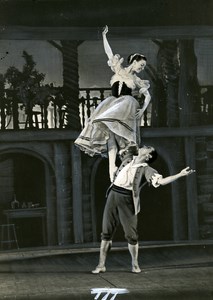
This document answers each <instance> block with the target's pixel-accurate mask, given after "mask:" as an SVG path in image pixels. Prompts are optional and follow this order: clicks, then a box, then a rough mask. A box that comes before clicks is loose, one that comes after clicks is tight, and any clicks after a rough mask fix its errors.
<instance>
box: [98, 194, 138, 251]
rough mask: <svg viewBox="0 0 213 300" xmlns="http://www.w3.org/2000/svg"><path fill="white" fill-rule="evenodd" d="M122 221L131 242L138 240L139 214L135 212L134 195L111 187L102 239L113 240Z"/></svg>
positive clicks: (134, 242) (126, 235) (105, 209)
mask: <svg viewBox="0 0 213 300" xmlns="http://www.w3.org/2000/svg"><path fill="white" fill-rule="evenodd" d="M120 223H121V225H122V227H123V230H124V233H125V238H126V239H127V241H128V243H129V244H132V245H135V244H137V242H138V233H137V215H135V214H134V204H133V199H132V195H131V194H130V191H129V193H128V192H127V193H126V194H125V193H120V192H117V191H116V190H113V189H111V190H110V192H109V195H108V198H107V202H106V205H105V208H104V215H103V224H102V239H103V240H107V241H109V240H111V239H112V238H113V235H114V233H115V231H116V228H117V226H118V225H119V224H120Z"/></svg>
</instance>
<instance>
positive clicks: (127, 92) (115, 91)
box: [112, 81, 132, 97]
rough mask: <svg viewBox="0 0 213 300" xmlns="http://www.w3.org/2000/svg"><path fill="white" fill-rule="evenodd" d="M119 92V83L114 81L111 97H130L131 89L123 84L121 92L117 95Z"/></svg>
mask: <svg viewBox="0 0 213 300" xmlns="http://www.w3.org/2000/svg"><path fill="white" fill-rule="evenodd" d="M118 91H119V81H116V82H115V83H113V85H112V96H114V97H120V96H122V95H132V89H130V88H128V86H127V85H126V83H125V82H123V84H122V88H121V92H120V94H118Z"/></svg>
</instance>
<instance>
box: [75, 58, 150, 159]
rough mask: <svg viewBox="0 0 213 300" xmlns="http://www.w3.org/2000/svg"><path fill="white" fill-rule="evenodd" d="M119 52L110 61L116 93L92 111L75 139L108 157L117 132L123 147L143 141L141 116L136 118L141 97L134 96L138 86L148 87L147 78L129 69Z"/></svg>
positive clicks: (91, 152)
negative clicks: (112, 136)
mask: <svg viewBox="0 0 213 300" xmlns="http://www.w3.org/2000/svg"><path fill="white" fill-rule="evenodd" d="M122 62H123V59H122V58H120V56H119V55H118V54H116V55H114V56H113V57H112V59H110V60H109V61H108V65H109V66H110V67H111V69H112V71H113V72H114V73H115V74H114V75H113V76H112V78H111V81H110V83H111V88H112V96H109V97H107V98H106V99H105V100H103V101H102V102H101V103H100V104H99V105H98V106H97V108H96V109H95V111H94V112H93V113H92V115H91V117H90V118H89V120H88V123H87V124H86V126H85V127H84V129H83V130H82V132H81V133H80V135H79V136H78V138H77V139H76V140H75V142H74V143H75V145H76V146H77V147H79V148H80V149H81V150H82V151H84V152H85V153H87V154H88V155H90V156H94V155H96V154H97V155H102V156H106V157H107V153H108V149H107V142H108V139H109V138H110V135H111V134H114V136H115V140H116V143H117V146H118V149H119V151H122V150H125V149H127V148H128V147H129V146H130V145H131V146H133V145H136V146H138V145H139V143H140V132H139V128H140V119H136V117H135V114H136V112H137V109H140V105H139V103H138V101H137V100H136V99H135V98H134V97H133V96H132V91H134V90H135V89H136V88H139V89H141V90H142V91H145V90H147V89H148V88H149V85H148V84H147V81H145V80H142V79H140V78H139V77H137V76H136V75H134V74H130V73H129V72H127V69H126V68H123V66H122Z"/></svg>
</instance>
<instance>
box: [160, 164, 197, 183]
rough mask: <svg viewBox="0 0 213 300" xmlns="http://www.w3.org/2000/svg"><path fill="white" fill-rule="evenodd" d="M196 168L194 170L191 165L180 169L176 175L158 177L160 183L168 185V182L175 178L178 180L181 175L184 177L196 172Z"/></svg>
mask: <svg viewBox="0 0 213 300" xmlns="http://www.w3.org/2000/svg"><path fill="white" fill-rule="evenodd" d="M194 172H195V170H192V169H190V168H189V167H187V168H185V169H183V170H182V171H180V172H179V173H177V174H175V175H172V176H168V177H165V178H163V177H162V178H159V179H158V184H160V185H166V184H168V183H171V182H173V181H175V180H177V179H178V178H180V177H183V176H188V175H190V174H192V173H194Z"/></svg>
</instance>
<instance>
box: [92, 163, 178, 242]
mask: <svg viewBox="0 0 213 300" xmlns="http://www.w3.org/2000/svg"><path fill="white" fill-rule="evenodd" d="M152 167H153V168H155V169H156V170H159V173H161V174H162V175H163V176H168V168H167V166H166V164H165V162H164V161H163V160H162V158H160V157H158V159H157V161H156V162H155V163H153V164H152ZM108 174H109V172H108V160H107V159H103V160H102V161H101V162H100V164H99V166H98V169H97V172H96V177H95V211H96V228H97V240H98V241H100V236H101V227H102V216H103V210H104V206H105V202H106V198H105V195H106V191H107V189H108V187H109V185H110V180H109V175H108ZM138 233H139V240H142V241H162V240H172V238H173V237H172V199H171V186H170V185H166V186H161V187H159V188H154V187H152V186H148V185H146V186H145V187H144V188H143V190H142V192H141V212H140V213H139V215H138ZM113 240H114V241H117V242H121V241H125V238H124V233H123V229H122V228H121V226H119V228H118V230H117V232H116V234H115V236H114V238H113Z"/></svg>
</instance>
